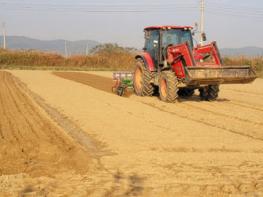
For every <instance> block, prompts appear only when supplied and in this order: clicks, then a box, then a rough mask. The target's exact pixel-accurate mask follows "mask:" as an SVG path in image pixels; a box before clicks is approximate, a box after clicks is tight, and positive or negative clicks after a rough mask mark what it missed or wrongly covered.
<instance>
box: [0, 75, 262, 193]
mask: <svg viewBox="0 0 263 197" xmlns="http://www.w3.org/2000/svg"><path fill="white" fill-rule="evenodd" d="M110 77H111V73H110V72H89V73H86V72H56V73H52V72H49V71H1V72H0V161H1V164H0V196H263V118H262V117H263V80H262V79H257V80H256V81H255V82H254V83H252V84H248V85H226V86H221V92H220V96H219V99H218V100H217V101H215V102H203V101H200V99H199V98H198V96H197V95H195V96H193V97H192V98H190V99H188V100H184V99H181V100H179V101H178V102H177V103H174V104H168V103H163V102H161V101H159V100H158V98H156V97H144V98H142V97H137V96H135V95H130V96H129V97H128V98H123V97H118V96H115V95H113V94H112V93H111V89H110V88H111V79H109V78H110Z"/></svg>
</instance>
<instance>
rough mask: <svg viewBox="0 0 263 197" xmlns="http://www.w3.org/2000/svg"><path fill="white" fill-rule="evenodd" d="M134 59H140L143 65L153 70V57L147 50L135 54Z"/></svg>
mask: <svg viewBox="0 0 263 197" xmlns="http://www.w3.org/2000/svg"><path fill="white" fill-rule="evenodd" d="M135 59H142V60H143V62H144V65H145V66H146V67H147V68H148V69H149V70H150V71H151V72H153V71H155V67H154V63H153V59H152V57H151V55H150V54H149V53H147V52H142V53H140V54H138V55H136V56H135Z"/></svg>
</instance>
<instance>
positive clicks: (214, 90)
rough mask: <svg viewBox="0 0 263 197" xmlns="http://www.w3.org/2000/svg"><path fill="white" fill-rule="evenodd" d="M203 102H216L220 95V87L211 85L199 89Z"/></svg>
mask: <svg viewBox="0 0 263 197" xmlns="http://www.w3.org/2000/svg"><path fill="white" fill-rule="evenodd" d="M199 92H200V97H201V100H206V101H213V100H216V99H217V97H218V93H219V85H209V86H206V87H203V88H200V89H199Z"/></svg>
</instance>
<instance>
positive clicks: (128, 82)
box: [112, 71, 133, 96]
mask: <svg viewBox="0 0 263 197" xmlns="http://www.w3.org/2000/svg"><path fill="white" fill-rule="evenodd" d="M112 77H113V81H114V85H113V87H112V92H113V93H115V94H117V95H119V96H123V95H125V93H126V92H127V91H128V89H131V90H132V89H133V73H132V72H126V71H122V72H114V73H113V76H112Z"/></svg>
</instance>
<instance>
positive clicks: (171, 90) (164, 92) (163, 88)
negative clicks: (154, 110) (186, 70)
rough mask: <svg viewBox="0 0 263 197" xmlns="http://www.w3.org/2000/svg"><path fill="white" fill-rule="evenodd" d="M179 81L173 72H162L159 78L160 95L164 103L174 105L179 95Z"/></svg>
mask: <svg viewBox="0 0 263 197" xmlns="http://www.w3.org/2000/svg"><path fill="white" fill-rule="evenodd" d="M177 85H178V81H177V78H176V76H175V73H174V72H172V71H162V72H161V74H160V77H159V94H160V99H161V100H162V101H165V102H168V103H173V102H175V101H176V99H177V97H178V94H177V91H178V87H177Z"/></svg>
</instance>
